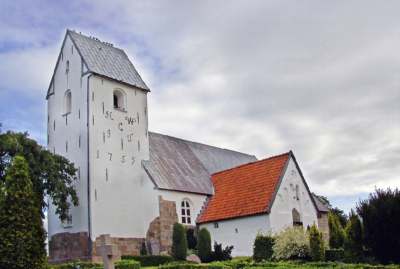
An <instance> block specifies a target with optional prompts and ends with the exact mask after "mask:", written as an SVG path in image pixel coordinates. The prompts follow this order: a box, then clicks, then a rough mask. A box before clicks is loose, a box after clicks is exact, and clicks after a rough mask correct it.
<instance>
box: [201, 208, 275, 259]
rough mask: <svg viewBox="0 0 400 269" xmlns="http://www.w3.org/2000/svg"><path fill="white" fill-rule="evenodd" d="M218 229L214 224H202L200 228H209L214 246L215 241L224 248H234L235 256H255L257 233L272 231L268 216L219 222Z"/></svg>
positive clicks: (233, 253)
mask: <svg viewBox="0 0 400 269" xmlns="http://www.w3.org/2000/svg"><path fill="white" fill-rule="evenodd" d="M216 223H218V228H215V226H214V224H215V223H214V222H210V223H206V224H201V225H200V228H203V227H205V228H207V230H208V231H209V232H210V234H211V240H212V245H214V241H217V242H218V243H222V246H223V247H225V246H227V245H229V246H231V245H232V246H234V248H233V251H232V255H233V256H251V255H253V242H254V239H255V238H256V236H257V233H266V232H268V231H269V230H270V224H269V218H268V215H267V214H263V215H257V216H250V217H245V218H237V219H231V220H224V221H218V222H216Z"/></svg>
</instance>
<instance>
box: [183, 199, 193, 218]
mask: <svg viewBox="0 0 400 269" xmlns="http://www.w3.org/2000/svg"><path fill="white" fill-rule="evenodd" d="M190 211H191V209H190V202H189V200H187V199H184V200H182V202H181V218H182V223H183V224H192V215H191V212H190Z"/></svg>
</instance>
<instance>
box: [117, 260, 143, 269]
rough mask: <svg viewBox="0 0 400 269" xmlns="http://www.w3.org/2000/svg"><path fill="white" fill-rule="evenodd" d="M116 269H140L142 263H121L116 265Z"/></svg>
mask: <svg viewBox="0 0 400 269" xmlns="http://www.w3.org/2000/svg"><path fill="white" fill-rule="evenodd" d="M115 269H140V263H139V262H137V261H130V260H125V261H119V262H116V263H115Z"/></svg>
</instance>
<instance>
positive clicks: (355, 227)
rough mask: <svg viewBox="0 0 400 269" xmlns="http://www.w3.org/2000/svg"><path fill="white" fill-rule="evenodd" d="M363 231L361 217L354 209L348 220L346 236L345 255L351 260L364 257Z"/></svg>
mask: <svg viewBox="0 0 400 269" xmlns="http://www.w3.org/2000/svg"><path fill="white" fill-rule="evenodd" d="M362 241H363V231H362V226H361V221H360V219H359V217H358V216H357V215H356V214H355V213H354V212H353V211H352V212H351V213H350V217H349V221H348V222H347V225H346V229H345V237H344V245H343V247H344V257H345V259H346V261H349V262H360V261H361V260H362V259H363V242H362Z"/></svg>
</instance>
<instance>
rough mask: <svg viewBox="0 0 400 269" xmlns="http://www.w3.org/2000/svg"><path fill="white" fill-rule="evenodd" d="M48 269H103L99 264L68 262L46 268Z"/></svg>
mask: <svg viewBox="0 0 400 269" xmlns="http://www.w3.org/2000/svg"><path fill="white" fill-rule="evenodd" d="M48 268H49V269H75V268H80V269H103V266H102V265H101V264H99V263H91V262H81V261H76V262H69V263H62V264H57V265H50V266H48Z"/></svg>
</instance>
